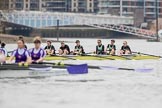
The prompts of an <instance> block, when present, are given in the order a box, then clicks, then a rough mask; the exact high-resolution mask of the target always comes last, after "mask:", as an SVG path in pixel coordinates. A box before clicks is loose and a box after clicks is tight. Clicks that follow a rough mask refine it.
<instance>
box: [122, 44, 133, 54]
mask: <svg viewBox="0 0 162 108" xmlns="http://www.w3.org/2000/svg"><path fill="white" fill-rule="evenodd" d="M131 53H132V52H131V49H130V47H129V45H128V43H127V41H124V42H123V46H122V47H121V50H120V55H123V54H131Z"/></svg>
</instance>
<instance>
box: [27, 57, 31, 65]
mask: <svg viewBox="0 0 162 108" xmlns="http://www.w3.org/2000/svg"><path fill="white" fill-rule="evenodd" d="M26 63H28V64H31V63H32V59H31V57H30V56H28V57H27V60H26Z"/></svg>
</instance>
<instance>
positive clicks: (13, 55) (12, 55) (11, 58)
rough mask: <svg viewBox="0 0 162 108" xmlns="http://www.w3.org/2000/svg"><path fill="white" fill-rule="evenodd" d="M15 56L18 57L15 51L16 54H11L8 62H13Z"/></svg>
mask: <svg viewBox="0 0 162 108" xmlns="http://www.w3.org/2000/svg"><path fill="white" fill-rule="evenodd" d="M15 55H16V51H14V52H13V53H12V54H11V56H10V58H9V59H8V62H9V63H11V62H12V60H13V59H14V58H15Z"/></svg>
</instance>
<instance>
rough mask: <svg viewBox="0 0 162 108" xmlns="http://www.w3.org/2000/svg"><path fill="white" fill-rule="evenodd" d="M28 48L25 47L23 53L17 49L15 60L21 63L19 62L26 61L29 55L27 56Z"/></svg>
mask: <svg viewBox="0 0 162 108" xmlns="http://www.w3.org/2000/svg"><path fill="white" fill-rule="evenodd" d="M26 51H27V50H26V49H24V52H23V53H22V54H19V51H18V49H17V50H16V53H15V62H16V63H19V62H26V60H27V56H26V54H25V53H26Z"/></svg>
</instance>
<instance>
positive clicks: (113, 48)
mask: <svg viewBox="0 0 162 108" xmlns="http://www.w3.org/2000/svg"><path fill="white" fill-rule="evenodd" d="M114 44H115V40H111V43H110V44H108V45H107V49H106V52H107V54H108V55H115V51H116V46H115V45H114Z"/></svg>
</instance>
